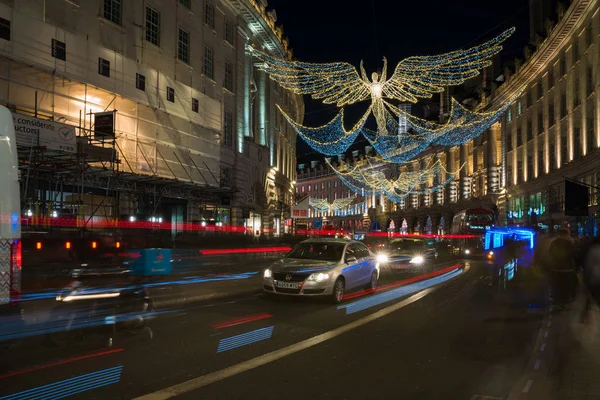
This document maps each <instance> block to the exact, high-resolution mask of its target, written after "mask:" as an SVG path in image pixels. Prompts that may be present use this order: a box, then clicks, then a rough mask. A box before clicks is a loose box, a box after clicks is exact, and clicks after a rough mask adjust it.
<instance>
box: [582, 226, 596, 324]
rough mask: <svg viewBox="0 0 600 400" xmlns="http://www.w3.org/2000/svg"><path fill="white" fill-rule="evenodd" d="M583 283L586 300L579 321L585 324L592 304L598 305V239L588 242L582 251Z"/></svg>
mask: <svg viewBox="0 0 600 400" xmlns="http://www.w3.org/2000/svg"><path fill="white" fill-rule="evenodd" d="M583 283H584V286H585V293H586V299H585V306H584V309H583V313H582V315H581V320H582V322H585V321H587V319H588V318H589V314H590V309H591V306H592V304H593V303H596V305H600V237H596V238H594V239H592V240H590V241H589V242H588V243H587V246H586V248H585V250H584V255H583Z"/></svg>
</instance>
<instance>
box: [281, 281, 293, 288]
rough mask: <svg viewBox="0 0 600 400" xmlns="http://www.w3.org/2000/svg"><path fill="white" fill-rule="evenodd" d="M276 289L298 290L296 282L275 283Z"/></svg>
mask: <svg viewBox="0 0 600 400" xmlns="http://www.w3.org/2000/svg"><path fill="white" fill-rule="evenodd" d="M277 287H278V288H282V289H298V282H279V281H278V282H277Z"/></svg>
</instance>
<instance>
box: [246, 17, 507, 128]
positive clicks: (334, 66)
mask: <svg viewBox="0 0 600 400" xmlns="http://www.w3.org/2000/svg"><path fill="white" fill-rule="evenodd" d="M513 32H514V28H511V29H508V30H507V31H505V32H503V33H502V34H500V35H499V36H497V37H495V38H494V39H492V40H490V41H488V42H486V43H483V44H481V45H479V46H475V47H472V48H470V49H466V50H456V51H452V52H450V53H445V54H440V55H434V56H413V57H408V58H406V59H404V60H402V61H400V62H399V63H398V65H397V66H396V68H395V70H394V73H393V74H392V76H391V78H390V79H389V80H388V79H387V60H386V59H385V57H384V59H383V63H384V64H383V70H382V73H381V75H380V74H378V73H377V72H373V73H372V74H371V80H369V78H368V77H367V73H366V71H365V69H364V67H363V62H362V61H361V63H360V75H359V73H358V71H357V70H356V68H354V67H353V66H352V65H351V64H349V63H346V62H334V63H307V62H301V61H289V60H285V59H280V58H276V57H272V56H270V55H268V54H266V53H263V52H261V51H259V50H257V49H255V48H253V47H251V46H249V47H248V51H249V52H250V53H251V54H252V55H254V56H255V57H256V58H258V59H260V60H261V61H262V62H263V63H262V65H261V66H260V68H261V69H263V70H264V71H265V72H267V73H268V74H269V76H270V77H271V79H273V80H274V81H276V82H277V83H279V84H280V85H281V86H282V87H284V88H285V89H289V90H292V91H293V92H295V93H298V94H309V95H311V96H312V97H313V98H314V99H322V101H323V103H325V104H336V105H337V106H338V107H344V106H346V105H349V104H353V103H357V102H360V101H365V100H371V106H370V111H371V112H372V113H373V115H374V116H375V120H376V121H377V131H378V133H382V134H386V133H387V123H386V122H387V120H386V115H385V114H386V103H385V101H384V98H386V99H393V100H399V101H401V102H411V103H416V102H417V101H418V100H419V99H420V98H431V97H432V95H433V94H434V93H439V92H442V91H443V90H444V88H445V87H446V86H455V85H459V84H462V83H463V82H465V81H466V80H467V79H469V78H472V77H474V76H477V75H478V74H479V71H480V70H481V69H482V68H485V67H487V66H489V65H491V58H492V57H493V56H494V55H495V54H497V53H498V52H500V50H501V49H502V46H500V43H502V42H503V41H504V40H506V39H507V38H508V37H509V36H510V35H512V33H513Z"/></svg>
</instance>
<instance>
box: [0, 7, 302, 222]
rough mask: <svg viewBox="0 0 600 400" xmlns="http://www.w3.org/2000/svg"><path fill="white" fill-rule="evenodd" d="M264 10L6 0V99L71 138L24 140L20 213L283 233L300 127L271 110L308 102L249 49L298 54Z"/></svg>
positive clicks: (1, 19) (1, 56)
mask: <svg viewBox="0 0 600 400" xmlns="http://www.w3.org/2000/svg"><path fill="white" fill-rule="evenodd" d="M266 7H267V3H266V0H166V1H165V0H145V1H142V0H133V1H123V0H89V1H88V0H86V1H79V0H72V1H65V0H46V1H21V0H16V1H1V2H0V31H1V32H0V101H1V102H2V103H3V104H5V105H7V106H8V107H10V108H11V110H13V112H14V113H15V115H16V116H17V117H18V118H21V116H26V117H27V118H29V119H30V122H29V123H30V124H35V123H37V122H36V118H37V119H40V120H51V121H54V122H56V123H58V124H60V125H59V126H68V127H74V128H75V130H74V132H75V136H76V138H75V139H74V140H73V141H70V142H69V143H70V144H71V145H70V146H66V147H65V148H60V147H61V146H59V148H56V146H54V145H52V143H50V142H48V143H49V144H46V142H45V140H46V139H47V138H46V133H47V132H45V131H44V132H41V133H39V134H38V135H39V139H38V137H37V136H35V135H34V136H31V138H32V139H31V140H29V137H26V136H25V135H23V137H21V138H20V140H18V145H19V148H20V161H21V182H22V197H23V203H24V206H23V207H24V210H25V212H26V213H27V214H28V215H31V216H33V217H36V216H40V217H42V216H49V215H50V216H51V215H52V214H54V215H56V214H63V213H66V214H69V215H75V216H77V217H78V218H82V219H84V220H85V219H88V220H94V219H123V218H129V219H130V220H135V219H140V220H141V219H144V220H146V219H151V218H154V219H155V220H159V219H160V220H161V221H164V222H172V223H173V226H174V228H173V229H174V232H175V231H177V230H178V223H184V222H199V223H200V222H204V223H206V224H212V223H215V224H217V225H236V226H241V225H244V224H245V225H247V227H248V228H249V229H252V230H253V231H256V230H262V229H263V228H266V229H268V230H270V229H272V230H273V231H274V232H278V231H279V227H280V226H282V225H283V224H282V223H281V220H282V219H283V218H285V217H286V216H287V214H289V206H290V205H291V204H292V202H293V194H294V193H293V184H294V181H295V179H296V176H295V175H296V161H295V160H296V154H295V151H296V150H295V147H296V134H295V133H294V131H293V130H292V129H291V128H290V127H289V126H287V125H286V124H285V123H284V120H283V118H282V117H281V115H280V114H279V112H278V110H277V108H276V105H279V106H281V107H282V108H283V109H285V110H286V111H287V112H289V113H290V115H292V116H293V117H294V118H296V119H297V120H299V121H301V120H302V118H303V114H304V105H303V100H302V98H301V96H297V95H294V94H292V93H291V92H288V91H286V90H283V89H282V88H281V87H279V86H278V85H276V84H275V83H274V82H272V81H270V80H269V79H268V77H267V76H266V75H265V74H264V73H262V72H260V71H259V69H258V68H257V65H255V60H253V58H252V57H251V56H250V55H249V53H248V52H247V51H246V48H247V46H248V45H252V46H255V47H257V48H260V49H263V51H267V52H270V53H271V54H273V55H276V56H278V57H288V58H289V57H291V49H290V48H289V44H288V40H287V38H286V37H285V36H284V35H283V30H282V28H281V26H280V25H278V24H277V23H276V21H277V16H276V13H275V12H274V11H267V9H266ZM21 119H23V118H21ZM31 121H33V122H31ZM48 140H50V139H48ZM42 142H43V143H42Z"/></svg>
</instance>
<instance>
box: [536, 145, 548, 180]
mask: <svg viewBox="0 0 600 400" xmlns="http://www.w3.org/2000/svg"><path fill="white" fill-rule="evenodd" d="M537 155H538V162H537V163H538V172H539V175H541V174H543V173H544V172H546V169H545V168H544V145H543V143H542V142H540V141H539V140H538V152H537Z"/></svg>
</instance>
